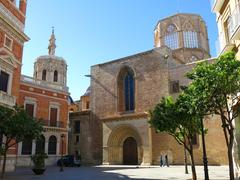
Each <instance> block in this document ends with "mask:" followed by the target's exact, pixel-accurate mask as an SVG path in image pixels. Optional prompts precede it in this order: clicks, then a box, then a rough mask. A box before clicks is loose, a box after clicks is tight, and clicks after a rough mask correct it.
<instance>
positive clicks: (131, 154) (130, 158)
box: [123, 137, 138, 165]
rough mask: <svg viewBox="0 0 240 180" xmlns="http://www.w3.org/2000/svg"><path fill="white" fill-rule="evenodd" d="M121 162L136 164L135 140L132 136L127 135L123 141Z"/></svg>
mask: <svg viewBox="0 0 240 180" xmlns="http://www.w3.org/2000/svg"><path fill="white" fill-rule="evenodd" d="M123 164H124V165H137V164H138V151H137V142H136V140H135V139H134V138H133V137H128V138H127V139H126V140H125V141H124V143H123Z"/></svg>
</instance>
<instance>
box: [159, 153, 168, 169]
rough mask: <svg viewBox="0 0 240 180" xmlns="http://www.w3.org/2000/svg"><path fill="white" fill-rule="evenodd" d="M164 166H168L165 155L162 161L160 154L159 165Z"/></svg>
mask: <svg viewBox="0 0 240 180" xmlns="http://www.w3.org/2000/svg"><path fill="white" fill-rule="evenodd" d="M164 166H167V167H169V164H168V156H167V155H165V156H164V161H163V157H162V155H161V156H160V167H164Z"/></svg>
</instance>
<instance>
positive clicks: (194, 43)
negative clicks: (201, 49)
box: [183, 31, 198, 48]
mask: <svg viewBox="0 0 240 180" xmlns="http://www.w3.org/2000/svg"><path fill="white" fill-rule="evenodd" d="M183 41H184V47H186V48H198V38H197V33H196V32H193V31H184V32H183Z"/></svg>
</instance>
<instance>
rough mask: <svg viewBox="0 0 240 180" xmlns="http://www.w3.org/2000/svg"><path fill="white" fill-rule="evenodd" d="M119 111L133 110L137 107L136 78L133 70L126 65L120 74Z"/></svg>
mask: <svg viewBox="0 0 240 180" xmlns="http://www.w3.org/2000/svg"><path fill="white" fill-rule="evenodd" d="M118 102H119V111H133V110H134V109H135V80H134V73H133V71H132V70H131V69H130V68H128V67H124V68H122V69H121V71H120V73H119V76H118Z"/></svg>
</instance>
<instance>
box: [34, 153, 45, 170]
mask: <svg viewBox="0 0 240 180" xmlns="http://www.w3.org/2000/svg"><path fill="white" fill-rule="evenodd" d="M46 158H48V156H47V154H46V153H38V154H35V155H33V156H31V160H32V161H33V163H34V168H35V169H44V168H45V159H46Z"/></svg>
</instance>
